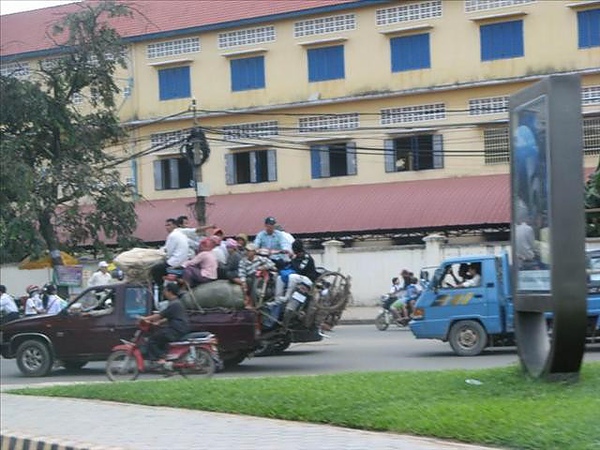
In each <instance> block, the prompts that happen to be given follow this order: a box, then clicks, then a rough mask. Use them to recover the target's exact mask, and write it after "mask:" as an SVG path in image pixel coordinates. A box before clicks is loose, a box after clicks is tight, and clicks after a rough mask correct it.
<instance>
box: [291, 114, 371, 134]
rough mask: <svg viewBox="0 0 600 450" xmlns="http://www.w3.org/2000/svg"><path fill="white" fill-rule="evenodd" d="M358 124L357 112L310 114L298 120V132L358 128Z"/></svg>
mask: <svg viewBox="0 0 600 450" xmlns="http://www.w3.org/2000/svg"><path fill="white" fill-rule="evenodd" d="M359 124H360V119H359V116H358V113H351V114H335V115H326V116H310V117H302V118H300V119H299V120H298V130H299V131H300V133H311V132H318V131H331V130H351V129H355V128H358V127H359Z"/></svg>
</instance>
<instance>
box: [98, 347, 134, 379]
mask: <svg viewBox="0 0 600 450" xmlns="http://www.w3.org/2000/svg"><path fill="white" fill-rule="evenodd" d="M139 374H140V369H139V368H138V365H137V361H136V360H135V357H134V356H133V355H131V354H130V353H128V352H126V351H125V350H117V351H115V352H112V353H111V354H110V356H109V357H108V360H107V361H106V376H107V377H108V379H109V380H110V381H133V380H135V379H136V378H137V377H138V376H139Z"/></svg>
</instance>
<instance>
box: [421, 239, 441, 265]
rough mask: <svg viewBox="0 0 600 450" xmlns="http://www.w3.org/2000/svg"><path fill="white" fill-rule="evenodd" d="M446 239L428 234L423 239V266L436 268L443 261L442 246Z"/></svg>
mask: <svg viewBox="0 0 600 450" xmlns="http://www.w3.org/2000/svg"><path fill="white" fill-rule="evenodd" d="M445 241H446V238H445V237H444V236H442V235H441V234H430V235H429V236H425V237H424V238H423V242H425V265H426V266H437V265H438V264H439V263H440V262H441V260H442V259H443V255H442V244H443V243H444V242H445Z"/></svg>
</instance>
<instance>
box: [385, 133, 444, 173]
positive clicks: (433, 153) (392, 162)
mask: <svg viewBox="0 0 600 450" xmlns="http://www.w3.org/2000/svg"><path fill="white" fill-rule="evenodd" d="M384 148H385V171H386V172H408V171H413V170H429V169H442V168H443V167H444V145H443V136H442V135H441V134H418V135H414V136H401V137H397V138H394V139H386V140H385V141H384Z"/></svg>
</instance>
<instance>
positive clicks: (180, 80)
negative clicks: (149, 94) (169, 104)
mask: <svg viewBox="0 0 600 450" xmlns="http://www.w3.org/2000/svg"><path fill="white" fill-rule="evenodd" d="M158 90H159V98H160V100H171V99H175V98H186V97H190V96H191V82H190V68H189V66H185V67H173V68H169V69H161V70H159V71H158Z"/></svg>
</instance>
